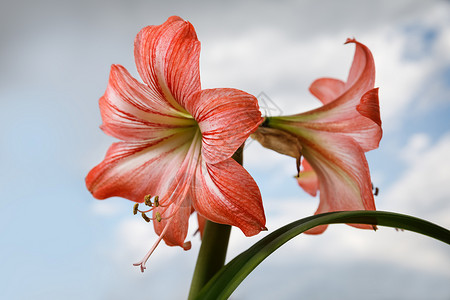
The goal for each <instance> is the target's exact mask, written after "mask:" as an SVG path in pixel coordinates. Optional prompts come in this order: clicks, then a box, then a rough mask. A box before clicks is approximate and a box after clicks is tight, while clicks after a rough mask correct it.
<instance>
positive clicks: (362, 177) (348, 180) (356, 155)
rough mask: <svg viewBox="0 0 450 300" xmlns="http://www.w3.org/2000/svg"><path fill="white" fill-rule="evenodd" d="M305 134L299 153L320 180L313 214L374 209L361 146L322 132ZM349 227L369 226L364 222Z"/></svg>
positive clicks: (347, 138)
mask: <svg viewBox="0 0 450 300" xmlns="http://www.w3.org/2000/svg"><path fill="white" fill-rule="evenodd" d="M306 134H307V136H308V137H307V138H305V137H306V135H304V137H303V136H302V137H300V139H301V143H302V145H303V155H304V157H305V158H306V159H307V160H308V162H309V163H310V164H311V166H312V167H313V169H314V171H315V172H316V173H317V176H318V178H319V181H320V185H319V188H320V204H319V207H318V209H317V211H316V214H319V213H324V212H331V211H341V210H375V202H374V198H373V194H372V187H371V179H370V171H369V166H368V164H367V161H366V158H365V155H364V151H363V150H362V149H361V147H360V146H359V145H358V144H357V143H356V142H355V141H354V140H353V139H352V138H350V137H346V136H344V135H339V134H332V133H326V132H315V133H314V132H309V133H306ZM353 226H355V227H358V228H372V227H371V226H366V225H353ZM321 228H322V229H323V230H324V229H325V227H321ZM317 230H318V229H317ZM309 233H312V231H311V232H309ZM316 233H318V232H316Z"/></svg>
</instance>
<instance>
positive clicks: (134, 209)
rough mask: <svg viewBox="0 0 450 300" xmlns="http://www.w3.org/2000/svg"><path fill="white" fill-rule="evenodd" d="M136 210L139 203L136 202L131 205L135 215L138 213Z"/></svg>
mask: <svg viewBox="0 0 450 300" xmlns="http://www.w3.org/2000/svg"><path fill="white" fill-rule="evenodd" d="M138 210H139V203H136V204H135V205H134V206H133V215H136V214H137V213H138Z"/></svg>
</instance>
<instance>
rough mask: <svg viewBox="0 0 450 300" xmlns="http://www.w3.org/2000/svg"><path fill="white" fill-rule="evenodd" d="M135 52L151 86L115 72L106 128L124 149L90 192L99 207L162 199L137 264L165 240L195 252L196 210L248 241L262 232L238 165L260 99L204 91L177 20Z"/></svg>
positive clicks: (185, 27) (89, 181)
mask: <svg viewBox="0 0 450 300" xmlns="http://www.w3.org/2000/svg"><path fill="white" fill-rule="evenodd" d="M134 54H135V59H136V65H137V70H138V72H139V74H140V76H141V78H142V80H143V82H144V83H140V82H138V81H137V80H136V79H134V78H133V77H132V76H131V75H130V74H129V73H128V72H127V70H126V69H125V68H124V67H122V66H119V65H113V66H112V68H111V73H110V78H109V83H108V87H107V89H106V92H105V94H104V95H103V97H102V98H101V99H100V111H101V116H102V120H103V124H102V126H101V129H102V130H103V131H104V132H105V133H107V134H109V135H111V136H113V137H116V138H118V139H120V140H122V141H121V142H118V143H114V144H113V145H112V146H111V147H110V148H109V150H108V152H107V153H106V157H105V159H104V160H103V161H102V162H101V163H100V164H99V165H97V166H96V167H95V168H93V169H92V170H91V171H90V172H89V174H88V175H87V177H86V185H87V187H88V189H89V190H90V191H91V193H92V194H93V195H94V197H96V198H98V199H105V198H108V197H112V196H120V197H124V198H127V199H129V200H132V201H135V202H138V203H139V202H143V201H144V198H145V197H146V196H147V195H153V196H158V198H159V201H158V204H157V205H153V206H152V207H151V208H150V210H152V212H153V219H154V228H155V231H156V233H157V234H158V235H159V239H158V240H157V242H156V243H155V245H154V246H153V247H152V249H151V250H150V251H149V253H148V254H147V255H146V256H145V258H144V259H143V260H142V261H141V262H140V263H138V264H136V265H140V266H141V269H142V270H143V269H144V268H145V262H146V260H147V259H148V257H149V256H150V254H151V253H152V251H153V250H154V249H155V247H156V246H157V245H158V243H159V241H160V240H161V239H163V240H164V241H165V242H166V244H168V245H170V246H175V245H178V246H181V247H183V248H184V249H186V250H187V249H189V248H190V242H185V239H186V235H187V230H188V219H189V216H190V215H191V213H192V212H193V211H196V212H197V213H198V214H199V215H200V218H201V220H203V218H206V219H208V220H211V221H214V222H218V223H223V224H229V225H233V226H237V227H239V228H240V229H241V230H242V231H243V232H244V234H245V235H247V236H251V235H255V234H257V233H259V232H260V231H261V230H262V229H264V226H265V216H264V211H263V207H262V201H261V195H260V192H259V189H258V187H257V185H256V183H255V181H254V180H253V179H252V177H251V176H250V175H249V174H248V173H247V171H246V170H245V169H244V168H243V167H242V166H241V165H239V164H238V163H237V162H236V161H234V160H233V159H232V158H231V156H232V155H233V153H234V152H235V151H236V150H237V149H238V148H239V147H240V146H241V144H243V143H244V141H245V140H246V139H247V137H248V136H249V135H250V134H251V133H252V132H253V131H254V130H256V128H257V127H258V126H259V124H260V123H261V122H262V118H261V114H260V112H259V108H258V104H257V100H256V98H255V97H254V96H252V95H249V94H247V93H245V92H243V91H240V90H235V89H210V90H201V87H200V75H199V55H200V42H199V41H198V39H197V36H196V33H195V30H194V28H193V26H192V25H191V24H190V23H189V22H187V21H184V20H182V19H180V18H179V17H171V18H169V19H168V20H167V21H166V22H165V23H164V24H162V25H159V26H149V27H146V28H144V29H142V30H141V31H140V32H139V34H138V35H137V37H136V40H135V52H134ZM147 200H148V196H147ZM154 204H156V203H154Z"/></svg>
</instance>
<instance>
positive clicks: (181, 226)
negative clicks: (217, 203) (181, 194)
mask: <svg viewBox="0 0 450 300" xmlns="http://www.w3.org/2000/svg"><path fill="white" fill-rule="evenodd" d="M157 212H158V213H160V215H162V216H163V219H162V220H161V221H160V222H158V221H156V220H155V221H153V226H154V228H155V232H156V234H158V235H161V233H162V231H163V230H164V227H165V226H168V228H167V229H166V232H165V234H164V236H163V240H164V242H166V244H167V245H168V246H180V247H182V248H183V249H184V250H189V249H190V248H191V243H190V242H185V240H186V236H187V233H188V228H189V216H190V215H191V213H192V208H191V205H190V201H189V200H188V199H185V200H184V201H183V203H182V204H181V206H180V207H177V206H176V205H170V206H169V207H168V208H164V207H158V208H156V209H155V210H153V218H154V219H155V218H156V213H157ZM164 216H170V219H166V218H164Z"/></svg>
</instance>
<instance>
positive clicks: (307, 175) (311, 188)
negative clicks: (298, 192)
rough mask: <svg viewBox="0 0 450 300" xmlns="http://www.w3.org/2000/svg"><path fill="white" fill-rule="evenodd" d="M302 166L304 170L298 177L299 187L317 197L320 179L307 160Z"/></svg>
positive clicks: (304, 160)
mask: <svg viewBox="0 0 450 300" xmlns="http://www.w3.org/2000/svg"><path fill="white" fill-rule="evenodd" d="M302 166H303V170H301V171H300V174H299V176H298V177H297V182H298V185H299V186H301V188H302V189H303V190H304V191H305V192H307V193H308V194H310V195H311V196H313V197H315V196H316V195H317V191H318V190H319V178H318V177H317V174H316V172H315V171H314V169H313V168H312V167H311V165H310V164H309V163H308V161H307V160H306V159H303V161H302Z"/></svg>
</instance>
